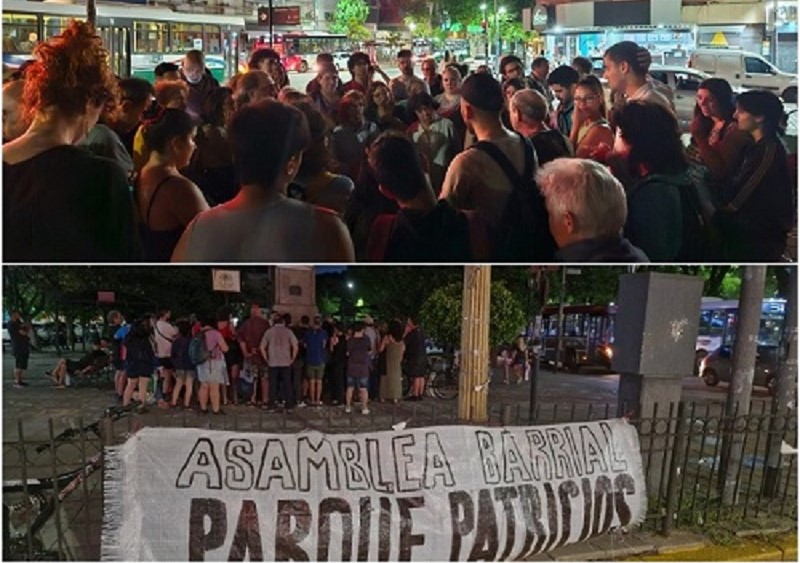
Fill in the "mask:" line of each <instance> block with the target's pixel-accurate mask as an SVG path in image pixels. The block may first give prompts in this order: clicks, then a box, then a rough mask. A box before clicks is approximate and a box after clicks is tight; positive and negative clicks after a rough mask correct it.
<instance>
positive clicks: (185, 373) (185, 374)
mask: <svg viewBox="0 0 800 563" xmlns="http://www.w3.org/2000/svg"><path fill="white" fill-rule="evenodd" d="M196 375H197V372H195V371H194V370H193V369H176V370H175V377H176V378H178V379H180V380H181V381H183V380H184V379H186V378H189V377H191V378H194V377H195V376H196Z"/></svg>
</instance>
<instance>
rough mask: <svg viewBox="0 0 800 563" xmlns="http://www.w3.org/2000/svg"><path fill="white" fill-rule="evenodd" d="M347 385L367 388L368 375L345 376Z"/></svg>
mask: <svg viewBox="0 0 800 563" xmlns="http://www.w3.org/2000/svg"><path fill="white" fill-rule="evenodd" d="M347 387H348V388H350V387H357V388H358V389H369V376H365V377H352V376H350V375H348V376H347Z"/></svg>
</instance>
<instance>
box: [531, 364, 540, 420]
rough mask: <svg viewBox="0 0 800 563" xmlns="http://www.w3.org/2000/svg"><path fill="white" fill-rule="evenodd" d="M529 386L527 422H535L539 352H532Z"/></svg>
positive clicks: (537, 398) (537, 400) (537, 399)
mask: <svg viewBox="0 0 800 563" xmlns="http://www.w3.org/2000/svg"><path fill="white" fill-rule="evenodd" d="M530 384H531V388H530V392H531V394H530V398H529V399H528V424H533V423H534V422H535V418H536V417H535V414H536V405H537V403H538V402H539V389H538V385H539V354H533V356H532V358H531V381H530Z"/></svg>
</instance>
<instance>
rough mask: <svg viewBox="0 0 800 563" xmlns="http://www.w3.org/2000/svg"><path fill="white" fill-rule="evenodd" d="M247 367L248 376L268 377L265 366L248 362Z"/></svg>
mask: <svg viewBox="0 0 800 563" xmlns="http://www.w3.org/2000/svg"><path fill="white" fill-rule="evenodd" d="M247 369H249V370H250V377H252V378H253V379H265V378H267V379H268V378H269V368H268V367H267V366H262V365H256V364H250V365H249V366H248V368H247Z"/></svg>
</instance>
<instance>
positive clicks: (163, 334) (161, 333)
mask: <svg viewBox="0 0 800 563" xmlns="http://www.w3.org/2000/svg"><path fill="white" fill-rule="evenodd" d="M154 332H155V333H156V357H158V358H169V357H170V356H171V355H172V341H173V340H175V339H176V338H177V337H178V328H177V327H176V326H173V325H172V324H170V323H169V321H164V320H162V319H158V320H157V321H156V329H155V331H154Z"/></svg>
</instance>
